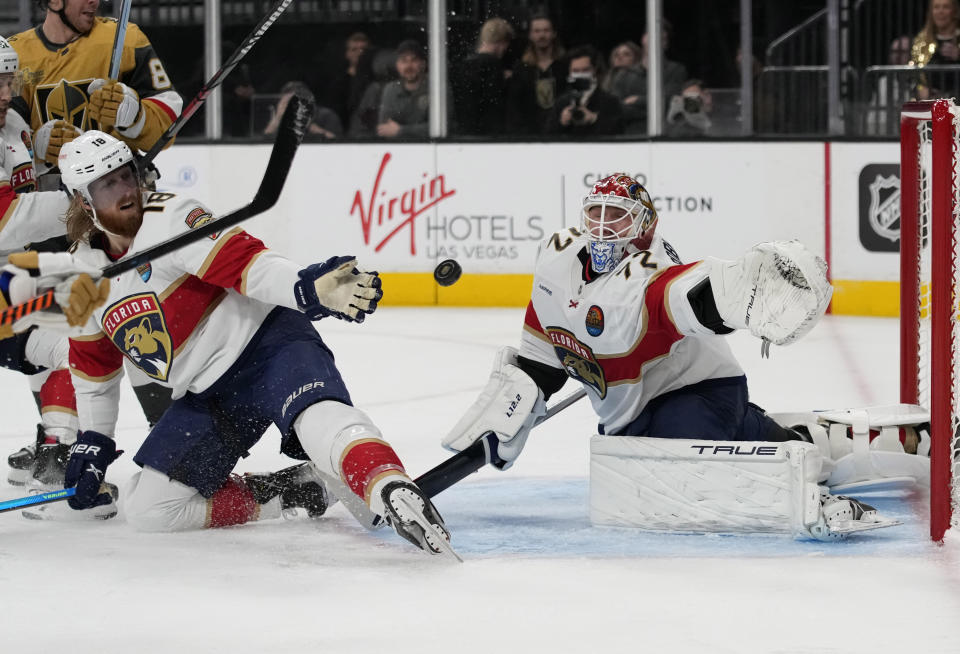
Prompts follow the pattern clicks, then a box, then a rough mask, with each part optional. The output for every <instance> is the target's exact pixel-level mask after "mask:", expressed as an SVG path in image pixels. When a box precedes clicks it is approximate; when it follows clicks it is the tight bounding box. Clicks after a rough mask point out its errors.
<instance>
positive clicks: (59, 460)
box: [27, 443, 70, 491]
mask: <svg viewBox="0 0 960 654" xmlns="http://www.w3.org/2000/svg"><path fill="white" fill-rule="evenodd" d="M69 459H70V446H69V445H65V444H63V443H42V444H40V445H38V446H37V455H36V457H35V458H34V461H33V466H32V467H31V469H30V478H29V479H27V486H28V487H29V488H30V490H35V491H51V490H57V489H58V488H63V478H64V474H65V472H66V469H67V461H68V460H69Z"/></svg>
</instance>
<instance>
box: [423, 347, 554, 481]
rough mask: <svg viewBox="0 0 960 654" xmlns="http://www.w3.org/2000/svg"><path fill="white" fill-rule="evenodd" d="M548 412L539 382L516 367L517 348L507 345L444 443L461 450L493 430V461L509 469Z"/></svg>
mask: <svg viewBox="0 0 960 654" xmlns="http://www.w3.org/2000/svg"><path fill="white" fill-rule="evenodd" d="M546 412H547V404H546V402H545V401H544V399H543V393H542V392H541V391H540V389H539V388H538V387H537V384H536V382H534V381H533V379H531V378H530V376H529V375H528V374H527V373H525V372H524V371H523V370H521V369H520V368H519V367H517V350H516V349H515V348H512V347H504V348H501V349H500V351H499V352H497V356H496V359H494V363H493V371H492V372H491V373H490V379H489V381H487V385H486V386H485V387H484V388H483V391H481V392H480V397H478V398H477V400H476V401H475V402H474V403H473V406H471V407H470V408H469V409H468V410H467V412H466V413H465V414H464V416H463V417H462V418H461V419H460V421H459V422H458V423H457V424H456V426H454V428H453V429H451V430H450V433H449V434H447V435H446V436H445V437H444V439H443V440H442V441H441V443H442V445H443V446H444V447H445V448H447V449H448V450H451V451H453V452H460V451H463V450H465V449H466V448H468V447H470V445H472V444H473V443H474V442H475V441H477V440H479V439H480V438H483V437H484V436H485V435H486V434H488V433H491V432H492V433H493V434H495V435H496V437H497V447H496V452H491V453H490V454H491V459H492V460H491V463H493V465H494V466H496V467H497V468H499V469H500V470H506V469H507V468H509V467H510V466H512V465H513V462H514V461H515V460H516V458H517V457H518V456H520V452H521V451H522V450H523V446H524V445H525V444H526V442H527V435H528V434H529V433H530V430H531V429H532V428H533V426H534V425H535V424H536V422H537V419H538V418H540V417H541V416H543V415H545V414H546Z"/></svg>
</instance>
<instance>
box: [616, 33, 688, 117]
mask: <svg viewBox="0 0 960 654" xmlns="http://www.w3.org/2000/svg"><path fill="white" fill-rule="evenodd" d="M672 32H673V27H672V26H671V25H670V22H669V21H667V20H664V21H663V32H662V33H661V36H660V45H661V46H662V48H663V55H662V56H661V57H660V61H661V63H662V64H663V76H662V78H661V82H662V84H663V108H664V110H665V111H666V110H667V109H668V105H669V103H670V98H672V97H673V96H675V95H679V93H680V91H681V89H682V88H683V83H684V82H685V81H686V80H687V78H688V75H687V68H686V66H684V65H683V64H681V63H679V62H676V61H673V60H672V59H668V58H667V56H666V52H667V48H669V47H670V35H671V33H672ZM640 43H641V51H642V54H641V57H640V68H639V69H638V70H639V72H640V79H639V80H636V81H635V82H634V83H635V85H636V86H635V88H636V89H637V99H636V100H634V102H633V104H634V111H633V112H631V116H630V118H631V119H632V121H633V122H632V124H631V130H633V131H632V133H643V134H646V132H647V61H648V59H649V57H648V56H647V53H648V52H649V50H648V48H647V34H646V32H644V34H643V38H642V39H641V40H640Z"/></svg>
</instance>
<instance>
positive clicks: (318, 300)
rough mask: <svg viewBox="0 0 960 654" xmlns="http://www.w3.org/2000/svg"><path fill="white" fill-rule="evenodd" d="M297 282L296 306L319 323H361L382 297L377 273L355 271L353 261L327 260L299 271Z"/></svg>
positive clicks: (340, 258)
mask: <svg viewBox="0 0 960 654" xmlns="http://www.w3.org/2000/svg"><path fill="white" fill-rule="evenodd" d="M299 274H300V281H298V282H297V283H296V284H294V287H293V292H294V295H295V296H296V298H297V306H298V307H300V310H301V311H303V312H304V313H305V314H307V315H308V316H309V317H310V320H320V319H321V318H326V317H327V316H333V317H334V318H339V319H340V320H347V321H350V322H363V319H364V318H366V316H367V314H369V313H373V312H374V311H376V309H377V302H379V301H380V298H381V297H383V290H381V288H380V277H379V275H378V274H377V273H376V272H367V271H364V270H360V269H359V268H357V260H356V258H354V257H330V258H329V259H327V260H326V261H324V262H323V263H315V264H313V265H311V266H308V267H307V268H304V269H303V270H301V271H300V273H299Z"/></svg>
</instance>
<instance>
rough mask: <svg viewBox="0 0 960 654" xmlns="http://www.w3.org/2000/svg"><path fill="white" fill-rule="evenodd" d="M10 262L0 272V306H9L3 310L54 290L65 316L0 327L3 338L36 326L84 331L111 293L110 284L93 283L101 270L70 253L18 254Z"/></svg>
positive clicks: (40, 316) (46, 315) (40, 314)
mask: <svg viewBox="0 0 960 654" xmlns="http://www.w3.org/2000/svg"><path fill="white" fill-rule="evenodd" d="M8 262H9V263H8V264H7V265H6V266H4V267H3V270H2V272H0V291H2V294H3V297H2V299H0V303H2V304H5V306H3V307H0V308H6V307H7V306H15V305H18V304H22V303H24V302H27V301H29V300H30V299H32V298H34V297H36V296H37V295H40V294H41V293H43V292H45V291H46V290H48V289H51V288H52V289H53V292H54V294H53V297H54V300H55V301H56V303H57V305H59V307H60V310H61V312H51V311H35V312H34V313H30V314H27V315H26V316H24V317H23V318H21V319H20V320H18V321H17V322H15V323H13V325H12V327H11V326H9V325H6V326H3V327H0V337H2V338H7V337H10V336H12V335H13V334H14V332H20V331H23V330H25V329H27V328H28V327H30V326H32V325H37V326H41V327H45V328H48V329H59V330H66V331H70V328H76V327H82V326H83V325H85V324H86V323H87V320H89V319H90V315H91V314H92V313H93V311H94V309H96V308H97V307H99V306H101V305H102V304H103V303H104V302H106V301H107V296H108V295H109V293H110V280H108V279H100V281H99V282H95V281H94V279H93V278H94V277H99V276H100V269H99V268H95V267H93V266H89V265H86V264H83V263H79V262H77V261H76V260H75V259H74V258H73V257H72V256H71V255H70V254H69V253H67V252H33V251H30V252H17V253H14V254H11V255H10V256H9V258H8Z"/></svg>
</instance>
